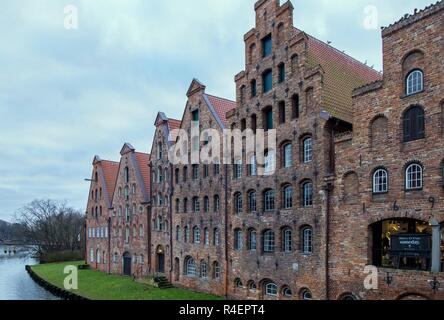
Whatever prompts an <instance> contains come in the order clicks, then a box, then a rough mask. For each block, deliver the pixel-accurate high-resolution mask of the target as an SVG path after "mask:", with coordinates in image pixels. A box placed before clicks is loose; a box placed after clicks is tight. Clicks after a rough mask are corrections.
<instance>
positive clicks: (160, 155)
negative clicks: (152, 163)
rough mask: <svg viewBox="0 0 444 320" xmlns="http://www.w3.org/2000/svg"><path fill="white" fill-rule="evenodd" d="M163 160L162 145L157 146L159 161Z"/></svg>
mask: <svg viewBox="0 0 444 320" xmlns="http://www.w3.org/2000/svg"><path fill="white" fill-rule="evenodd" d="M160 159H162V143H160V142H159V143H158V144H157V160H160Z"/></svg>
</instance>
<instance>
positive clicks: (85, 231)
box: [83, 212, 88, 264]
mask: <svg viewBox="0 0 444 320" xmlns="http://www.w3.org/2000/svg"><path fill="white" fill-rule="evenodd" d="M86 214H87V215H88V212H87V213H86ZM87 219H88V218H85V221H84V222H83V229H84V231H83V233H84V234H85V244H84V246H85V249H84V250H85V264H88V243H87V242H88V230H87V228H88V223H87V222H86V221H87Z"/></svg>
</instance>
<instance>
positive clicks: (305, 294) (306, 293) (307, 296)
mask: <svg viewBox="0 0 444 320" xmlns="http://www.w3.org/2000/svg"><path fill="white" fill-rule="evenodd" d="M301 300H313V295H312V294H311V291H310V290H308V289H303V290H302V291H301Z"/></svg>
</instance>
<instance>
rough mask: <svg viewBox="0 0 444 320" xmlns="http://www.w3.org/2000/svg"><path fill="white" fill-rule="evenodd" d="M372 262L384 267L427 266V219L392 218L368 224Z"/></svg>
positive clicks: (429, 228) (430, 243)
mask: <svg viewBox="0 0 444 320" xmlns="http://www.w3.org/2000/svg"><path fill="white" fill-rule="evenodd" d="M370 235H371V237H372V241H371V245H372V250H371V252H372V260H373V265H375V266H377V267H383V268H394V269H408V270H423V271H427V270H430V267H431V247H432V228H431V226H430V223H428V222H425V221H421V220H415V219H407V218H393V219H388V220H383V221H379V222H376V223H374V224H372V225H371V226H370Z"/></svg>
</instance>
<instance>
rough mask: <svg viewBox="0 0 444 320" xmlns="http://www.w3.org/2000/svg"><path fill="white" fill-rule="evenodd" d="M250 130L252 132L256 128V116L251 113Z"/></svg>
mask: <svg viewBox="0 0 444 320" xmlns="http://www.w3.org/2000/svg"><path fill="white" fill-rule="evenodd" d="M251 130H253V132H254V133H256V130H257V116H256V115H255V114H253V115H252V116H251Z"/></svg>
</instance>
